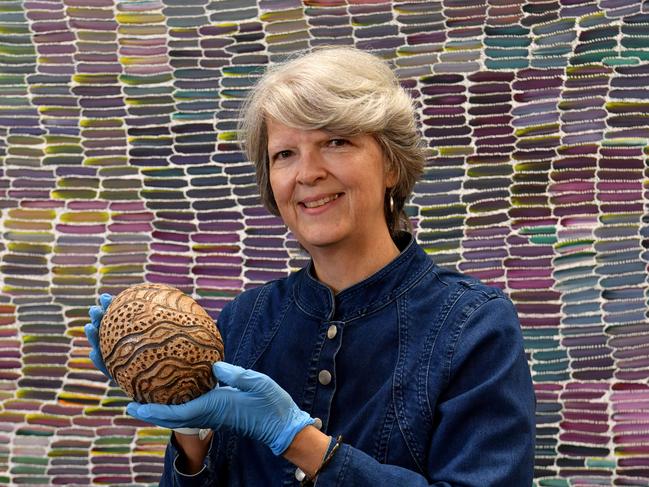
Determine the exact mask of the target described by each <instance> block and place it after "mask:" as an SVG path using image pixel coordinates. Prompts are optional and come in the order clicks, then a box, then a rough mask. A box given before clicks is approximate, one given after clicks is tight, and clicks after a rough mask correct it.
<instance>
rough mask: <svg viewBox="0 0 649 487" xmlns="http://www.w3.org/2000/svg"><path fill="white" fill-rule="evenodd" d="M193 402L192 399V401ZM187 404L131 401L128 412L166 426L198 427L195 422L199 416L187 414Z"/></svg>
mask: <svg viewBox="0 0 649 487" xmlns="http://www.w3.org/2000/svg"><path fill="white" fill-rule="evenodd" d="M190 402H191V401H190ZM183 406H185V404H179V405H167V404H140V403H137V402H131V403H129V404H128V405H127V406H126V412H127V413H128V414H130V415H131V416H133V417H134V418H137V419H140V420H142V421H146V422H147V423H152V424H155V425H157V426H162V427H164V428H181V427H189V428H192V427H197V425H196V424H195V423H196V421H197V420H200V417H199V418H196V417H195V415H194V414H191V410H190V414H187V411H188V410H187V408H183Z"/></svg>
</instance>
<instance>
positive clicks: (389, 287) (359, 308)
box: [293, 232, 434, 321]
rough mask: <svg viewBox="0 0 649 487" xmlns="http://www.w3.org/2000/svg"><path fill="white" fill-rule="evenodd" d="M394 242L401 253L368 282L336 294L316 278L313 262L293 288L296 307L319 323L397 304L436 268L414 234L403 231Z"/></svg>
mask: <svg viewBox="0 0 649 487" xmlns="http://www.w3.org/2000/svg"><path fill="white" fill-rule="evenodd" d="M395 243H396V245H397V247H398V248H399V250H400V251H401V253H400V254H399V255H398V256H397V257H396V258H395V259H394V260H392V262H390V263H389V264H387V265H386V266H385V267H383V268H382V269H380V270H379V271H377V272H376V273H374V274H372V275H371V276H370V277H368V278H367V279H364V280H362V281H361V282H358V283H356V284H354V285H353V286H351V287H348V288H347V289H344V290H342V291H341V292H339V293H338V294H337V295H334V293H333V291H332V290H331V289H330V288H328V287H327V286H325V285H324V284H322V283H321V282H320V281H318V280H317V279H316V278H314V277H313V261H310V262H309V265H308V266H307V267H306V268H305V269H302V270H301V271H299V272H298V273H297V275H296V280H295V284H294V286H293V295H294V298H295V301H296V303H297V305H298V306H299V307H300V308H301V309H302V310H303V311H304V312H305V313H307V314H309V315H311V316H313V317H314V318H317V319H320V320H327V321H331V320H336V321H350V320H352V319H355V318H359V317H361V316H363V315H365V314H368V313H371V312H372V311H375V310H377V309H379V308H381V307H383V306H385V305H386V304H388V303H390V302H391V301H394V300H395V299H396V298H397V297H398V296H399V295H401V294H402V293H404V292H405V291H407V290H408V289H409V288H410V287H411V286H412V285H414V284H415V283H416V282H417V281H418V280H419V279H421V277H422V276H423V275H424V274H425V273H426V272H427V271H428V270H429V269H430V268H431V267H432V266H433V265H434V264H433V262H432V260H431V259H430V258H429V257H428V255H426V253H425V252H424V250H423V249H422V248H421V247H420V246H419V245H418V244H417V243H416V242H415V239H414V238H413V236H412V235H410V234H409V233H406V232H401V233H400V234H398V235H397V237H396V239H395Z"/></svg>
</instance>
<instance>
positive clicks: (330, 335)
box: [161, 234, 535, 487]
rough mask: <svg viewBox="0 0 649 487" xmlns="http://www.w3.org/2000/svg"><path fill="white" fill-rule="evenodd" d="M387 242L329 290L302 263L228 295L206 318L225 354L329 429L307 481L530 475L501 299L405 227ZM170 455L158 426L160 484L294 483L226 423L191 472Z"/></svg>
mask: <svg viewBox="0 0 649 487" xmlns="http://www.w3.org/2000/svg"><path fill="white" fill-rule="evenodd" d="M396 243H397V245H398V246H399V248H400V250H401V253H400V255H399V256H398V257H397V258H396V259H394V260H393V261H392V262H391V263H389V264H388V265H387V266H385V267H384V268H382V269H381V270H379V271H378V272H377V273H376V274H374V275H372V276H371V277H369V278H367V279H365V280H364V281H362V282H359V283H357V284H355V285H354V286H352V287H350V288H347V289H345V290H343V291H341V292H340V293H338V294H336V295H334V294H333V293H332V291H331V290H330V289H329V288H327V287H326V286H324V285H323V284H321V283H320V282H319V281H317V280H316V279H315V278H314V277H313V273H312V267H311V265H309V266H308V267H307V268H305V269H303V270H300V271H298V272H295V273H293V274H291V275H290V276H288V277H287V278H285V279H279V280H276V281H272V282H269V283H268V284H266V285H265V286H262V287H259V288H256V289H253V290H250V291H246V292H244V293H243V294H241V295H240V296H238V297H237V299H235V300H234V301H233V302H231V303H230V304H229V305H227V306H226V307H225V308H224V309H223V311H222V312H221V315H220V317H219V321H218V326H219V329H220V331H221V333H222V335H223V339H224V343H225V359H226V360H227V361H229V362H231V363H234V364H237V365H240V366H242V367H246V368H252V369H255V370H257V371H260V372H263V373H265V374H267V375H269V376H271V377H272V378H273V379H274V380H275V381H276V382H277V383H278V384H279V385H280V386H281V387H282V388H284V389H285V390H286V391H287V392H288V393H289V394H290V395H291V396H292V398H293V400H294V401H295V402H296V403H297V405H298V406H299V407H300V408H301V409H302V410H304V411H306V412H308V413H309V414H310V415H311V416H312V417H313V418H318V420H317V422H316V424H317V425H318V426H320V425H321V426H320V427H321V429H322V430H323V431H324V432H325V433H326V434H328V435H334V436H335V435H339V434H342V435H343V445H342V447H341V448H340V449H339V450H338V452H337V453H336V455H335V456H334V457H333V460H332V461H331V463H329V464H328V465H327V467H326V468H325V469H324V470H323V472H322V473H321V474H320V475H319V476H318V479H317V482H316V486H317V487H326V486H352V487H353V486H373V487H376V486H386V487H387V486H390V487H395V486H399V487H416V486H427V485H434V486H480V487H485V486H506V487H510V486H512V487H519V486H521V487H522V486H529V485H531V484H532V472H533V461H534V456H533V455H534V453H533V451H534V409H535V399H534V392H533V389H532V382H531V378H530V373H529V369H528V365H527V361H526V357H525V353H524V350H523V340H522V335H521V330H520V325H519V321H518V318H517V316H516V311H515V309H514V306H513V305H512V303H511V301H510V300H509V299H508V298H507V297H506V296H505V294H503V292H502V291H501V290H499V289H496V288H492V287H488V286H486V285H484V284H481V283H480V282H479V281H477V280H475V279H472V278H469V277H467V276H465V275H462V274H459V273H457V272H454V271H450V270H447V269H443V268H441V267H438V266H436V265H435V264H434V263H433V261H432V260H431V259H430V257H428V255H427V254H426V253H425V252H424V251H423V249H422V248H421V247H420V246H419V245H418V244H417V243H416V242H415V241H414V239H413V238H412V237H411V236H410V235H408V234H402V235H401V236H400V237H399V238H398V239H397V241H396ZM176 457H177V450H176V447H175V445H174V442H173V440H172V441H171V442H170V443H169V446H168V448H167V452H166V456H165V470H164V474H163V478H162V481H161V485H178V486H208V485H209V486H253V487H257V486H259V487H262V486H263V487H268V486H296V485H299V482H298V481H297V480H296V478H295V466H294V465H292V464H291V463H289V462H288V461H286V460H285V459H283V458H282V457H281V456H275V455H273V453H272V452H271V451H270V449H269V448H268V447H266V446H264V445H262V444H260V443H257V442H255V441H253V440H250V439H248V438H243V437H238V436H237V435H235V434H234V433H232V432H229V431H217V432H216V433H215V435H214V439H213V442H212V445H211V447H210V450H209V453H208V455H207V457H206V459H205V462H204V465H205V466H204V468H203V470H202V471H201V472H199V473H198V474H196V475H193V476H186V475H182V474H181V473H179V472H178V471H177V470H176V469H175V467H174V463H175V459H176Z"/></svg>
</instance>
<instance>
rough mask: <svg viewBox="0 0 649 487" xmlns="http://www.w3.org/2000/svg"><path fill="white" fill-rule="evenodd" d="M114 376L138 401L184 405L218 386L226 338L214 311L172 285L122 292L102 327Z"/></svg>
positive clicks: (105, 352) (103, 347)
mask: <svg viewBox="0 0 649 487" xmlns="http://www.w3.org/2000/svg"><path fill="white" fill-rule="evenodd" d="M100 345H101V351H102V355H103V357H104V361H105V362H106V367H107V368H108V371H109V372H110V374H111V376H112V377H113V378H114V379H115V380H116V381H117V383H118V384H119V385H120V387H121V388H122V389H123V390H124V392H126V393H127V394H128V395H129V396H131V397H133V398H134V399H135V400H137V401H138V402H157V403H166V404H180V403H183V402H186V401H188V400H190V399H193V398H195V397H197V396H199V395H200V394H202V393H203V392H205V391H207V390H209V389H211V388H212V387H214V378H213V375H212V370H211V365H212V363H213V362H216V361H218V360H221V359H222V358H223V342H222V340H221V336H220V333H219V332H218V330H217V328H216V326H215V324H214V322H213V321H212V319H211V318H210V316H209V315H208V314H207V313H206V312H205V310H203V308H201V306H200V305H198V304H197V303H196V302H195V301H194V300H193V299H192V298H191V297H189V296H187V295H185V294H183V293H182V292H181V291H179V290H177V289H175V288H172V287H170V286H165V285H159V284H142V285H138V286H133V287H131V288H128V289H126V290H125V291H124V292H122V293H120V294H119V295H118V296H117V297H116V298H115V300H114V301H113V303H112V304H111V305H110V307H109V308H108V311H107V313H106V315H105V316H104V318H103V320H102V323H101V328H100Z"/></svg>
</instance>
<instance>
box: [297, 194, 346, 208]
mask: <svg viewBox="0 0 649 487" xmlns="http://www.w3.org/2000/svg"><path fill="white" fill-rule="evenodd" d="M341 194H342V193H336V194H334V195H331V196H327V197H326V198H321V199H319V200H316V201H308V202H303V203H302V204H303V205H304V206H306V207H307V208H318V207H320V206H323V205H326V204H327V203H329V202H331V201H334V200H337V199H338V197H339V196H340V195H341Z"/></svg>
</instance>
